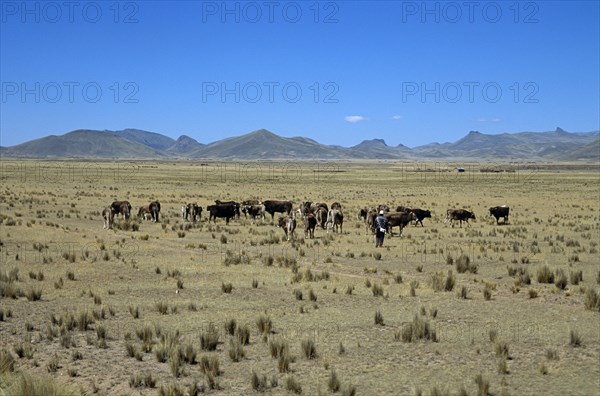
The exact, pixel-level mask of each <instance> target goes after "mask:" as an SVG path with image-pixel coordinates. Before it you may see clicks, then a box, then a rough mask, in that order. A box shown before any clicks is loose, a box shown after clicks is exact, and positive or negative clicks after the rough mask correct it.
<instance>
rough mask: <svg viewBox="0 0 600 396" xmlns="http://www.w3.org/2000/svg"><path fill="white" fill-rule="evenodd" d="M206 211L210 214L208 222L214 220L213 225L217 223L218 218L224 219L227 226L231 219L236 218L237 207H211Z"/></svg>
mask: <svg viewBox="0 0 600 396" xmlns="http://www.w3.org/2000/svg"><path fill="white" fill-rule="evenodd" d="M206 211H207V212H209V213H210V216H209V218H208V221H209V222H210V221H211V220H213V223H216V222H217V217H221V218H223V217H224V218H225V224H229V219H231V218H234V217H235V216H236V208H235V205H227V204H226V205H218V204H215V205H209V206H207V207H206Z"/></svg>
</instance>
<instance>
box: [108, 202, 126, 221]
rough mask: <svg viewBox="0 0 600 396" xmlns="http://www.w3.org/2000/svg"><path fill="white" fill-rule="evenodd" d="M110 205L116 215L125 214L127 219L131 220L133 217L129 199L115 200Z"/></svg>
mask: <svg viewBox="0 0 600 396" xmlns="http://www.w3.org/2000/svg"><path fill="white" fill-rule="evenodd" d="M110 207H111V208H112V210H113V212H114V213H115V216H118V215H119V214H120V215H123V217H124V218H125V220H129V217H131V204H130V203H129V201H114V202H113V203H112V204H111V205H110Z"/></svg>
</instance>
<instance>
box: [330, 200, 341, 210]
mask: <svg viewBox="0 0 600 396" xmlns="http://www.w3.org/2000/svg"><path fill="white" fill-rule="evenodd" d="M331 209H337V210H342V204H341V203H339V202H334V203H332V204H331Z"/></svg>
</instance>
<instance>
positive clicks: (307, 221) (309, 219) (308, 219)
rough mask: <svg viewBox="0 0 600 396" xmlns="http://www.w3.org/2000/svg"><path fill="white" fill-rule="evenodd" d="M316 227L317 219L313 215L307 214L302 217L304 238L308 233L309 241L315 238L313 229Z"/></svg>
mask: <svg viewBox="0 0 600 396" xmlns="http://www.w3.org/2000/svg"><path fill="white" fill-rule="evenodd" d="M316 226H317V218H316V217H315V215H314V214H312V213H311V214H307V215H306V216H304V238H306V234H307V233H308V235H309V237H310V239H313V238H314V237H315V227H316Z"/></svg>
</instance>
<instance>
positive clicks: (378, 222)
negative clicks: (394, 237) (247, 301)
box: [373, 215, 388, 231]
mask: <svg viewBox="0 0 600 396" xmlns="http://www.w3.org/2000/svg"><path fill="white" fill-rule="evenodd" d="M373 225H374V227H375V231H378V229H379V228H383V229H384V230H387V228H388V219H386V218H385V217H384V216H383V215H378V216H377V217H376V218H375V221H374V222H373Z"/></svg>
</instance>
